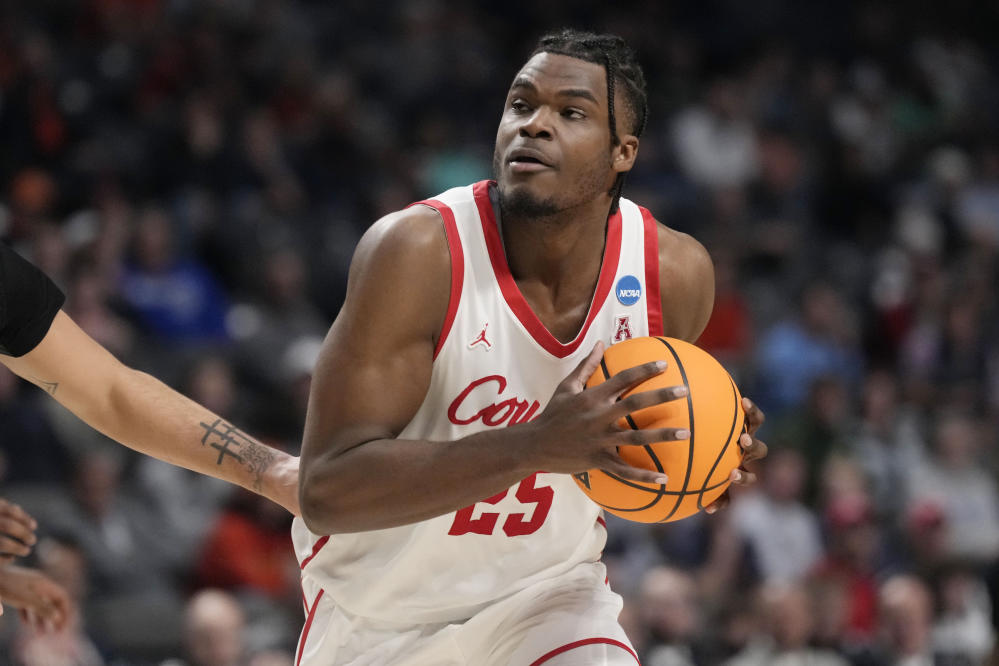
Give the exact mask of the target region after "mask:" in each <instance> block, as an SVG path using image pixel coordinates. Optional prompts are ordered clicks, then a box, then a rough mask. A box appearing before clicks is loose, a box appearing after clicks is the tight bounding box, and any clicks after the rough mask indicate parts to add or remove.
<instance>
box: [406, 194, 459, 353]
mask: <svg viewBox="0 0 999 666" xmlns="http://www.w3.org/2000/svg"><path fill="white" fill-rule="evenodd" d="M412 206H428V207H429V208H433V209H434V210H436V211H437V213H438V214H439V215H440V216H441V219H442V220H443V221H444V234H445V235H446V236H447V249H448V252H449V253H450V254H451V293H450V296H449V297H448V303H447V314H446V315H445V316H444V323H443V324H442V325H441V333H440V336H438V338H437V344H436V345H435V346H434V360H435V361H436V360H437V356H438V355H439V354H440V353H441V349H443V347H444V342H445V341H446V340H447V336H448V333H450V332H451V326H452V325H453V324H454V318H455V316H456V315H457V314H458V303H459V302H460V301H461V288H462V284H463V283H464V280H465V253H464V251H463V250H462V249H461V236H459V235H458V224H457V222H455V219H454V211H452V210H451V208H450V207H449V206H448V205H447V204H445V203H442V202H440V201H438V200H436V199H426V200H424V201H417V202H416V203H413V204H410V206H407V208H410V207H412Z"/></svg>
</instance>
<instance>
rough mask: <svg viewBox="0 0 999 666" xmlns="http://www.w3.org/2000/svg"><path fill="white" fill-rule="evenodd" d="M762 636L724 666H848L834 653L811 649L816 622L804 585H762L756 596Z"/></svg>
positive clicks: (782, 583) (788, 583) (822, 649)
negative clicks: (802, 665) (807, 665)
mask: <svg viewBox="0 0 999 666" xmlns="http://www.w3.org/2000/svg"><path fill="white" fill-rule="evenodd" d="M759 612H760V615H761V619H762V624H763V633H762V634H761V635H759V636H757V637H756V639H755V640H753V641H752V642H751V643H750V644H749V645H748V646H747V647H746V648H745V649H744V650H743V651H742V652H740V653H739V654H737V655H735V656H734V657H732V658H731V659H729V660H727V661H726V662H725V666H798V665H799V664H809V665H815V666H848V662H847V661H846V660H845V659H843V658H842V657H840V656H837V655H836V653H835V652H832V651H831V650H827V649H825V648H814V647H812V646H811V640H812V637H813V634H814V631H815V624H814V623H815V620H814V616H813V613H812V603H811V600H810V599H809V596H808V590H807V588H806V587H805V586H804V584H803V583H800V582H798V583H795V582H781V583H768V584H765V585H764V586H763V587H762V588H761V590H760V595H759Z"/></svg>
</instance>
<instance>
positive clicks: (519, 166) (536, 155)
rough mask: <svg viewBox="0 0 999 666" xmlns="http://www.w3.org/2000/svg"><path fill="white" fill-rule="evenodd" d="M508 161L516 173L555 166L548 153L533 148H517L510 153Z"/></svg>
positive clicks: (542, 169) (531, 171)
mask: <svg viewBox="0 0 999 666" xmlns="http://www.w3.org/2000/svg"><path fill="white" fill-rule="evenodd" d="M507 163H508V164H509V165H510V170H511V171H513V172H514V173H533V172H537V171H544V170H545V169H554V168H555V167H554V165H553V164H552V161H551V160H550V159H549V158H548V156H547V155H545V154H544V153H542V152H541V151H540V150H535V149H533V148H517V149H516V150H514V151H512V152H511V153H510V157H509V158H507Z"/></svg>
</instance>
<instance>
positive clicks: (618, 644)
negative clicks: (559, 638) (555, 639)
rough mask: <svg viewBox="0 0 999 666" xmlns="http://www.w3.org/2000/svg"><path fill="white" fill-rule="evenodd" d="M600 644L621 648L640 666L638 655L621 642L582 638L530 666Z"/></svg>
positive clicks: (546, 655) (609, 639) (536, 665)
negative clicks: (586, 646)
mask: <svg viewBox="0 0 999 666" xmlns="http://www.w3.org/2000/svg"><path fill="white" fill-rule="evenodd" d="M601 643H603V644H605V645H613V646H615V647H619V648H621V649H622V650H624V651H626V652H627V653H628V654H630V655H631V656H632V657H634V658H635V663H636V664H638V666H642V662H640V661H639V660H638V655H637V654H635V651H634V650H632V649H631V648H630V647H629V646H628V645H626V644H625V643H622V642H621V641H618V640H614V639H613V638H584V639H583V640H581V641H576V642H574V643H569V644H568V645H563V646H562V647H558V648H555V649H554V650H552V651H551V652H549V653H547V654H545V655H543V656H542V657H541V658H539V659H537V660H535V661H532V662H531V666H539V665H540V664H543V663H545V662H546V661H549V660H551V659H553V658H555V657H557V656H558V655H560V654H562V653H563V652H568V651H569V650H575V649H576V648H578V647H583V646H584V645H598V644H601Z"/></svg>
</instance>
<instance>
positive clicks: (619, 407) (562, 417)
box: [528, 343, 690, 484]
mask: <svg viewBox="0 0 999 666" xmlns="http://www.w3.org/2000/svg"><path fill="white" fill-rule="evenodd" d="M603 353H604V346H603V344H602V343H597V345H596V346H595V347H594V348H593V351H591V352H590V354H589V356H587V357H586V358H585V359H584V360H583V362H582V363H580V364H579V366H577V367H576V369H575V370H573V371H572V372H571V373H570V374H569V376H567V377H566V378H565V379H564V380H562V383H560V384H559V385H558V388H556V389H555V393H554V394H553V395H552V399H551V401H549V403H548V406H547V407H546V408H545V410H544V411H543V412H542V413H541V414H540V415H539V416H538V418H537V419H535V420H534V421H531V422H530V424H528V425H529V426H530V427H532V428H534V429H535V430H536V431H537V434H536V435H535V436H534V437H532V438H531V439H532V440H533V445H534V447H535V451H537V453H539V454H540V455H541V460H540V461H539V462H540V465H539V467H540V468H541V469H544V470H545V471H547V472H561V473H566V474H576V473H578V472H583V471H586V470H589V469H602V470H605V471H607V472H611V473H614V474H617V475H619V476H621V477H624V478H627V479H631V480H633V481H641V482H645V483H656V484H662V483H665V482H666V481H665V478H664V476H663V474H662V472H658V471H654V470H647V469H641V468H638V467H633V466H632V465H629V464H628V463H626V462H625V461H624V460H623V459H622V458H621V456H620V455H618V450H617V449H618V447H619V446H644V445H646V444H652V443H654V442H662V441H675V440H683V439H687V438H689V437H690V433H689V432H688V431H687V430H684V429H682V428H649V429H643V430H633V429H630V428H627V429H626V428H622V427H621V426H620V425H619V420H620V419H622V418H624V417H625V416H626V415H628V414H631V413H632V412H637V411H638V410H640V409H644V408H646V407H651V406H653V405H658V404H661V403H665V402H669V401H671V400H677V399H679V398H682V397H684V396H686V395H687V388H686V387H684V386H670V387H667V388H661V389H656V390H653V391H642V392H638V393H634V394H632V395H629V396H628V397H626V398H622V397H621V396H622V395H623V394H624V393H627V392H628V391H629V390H631V389H632V388H634V387H635V386H638V385H639V384H641V383H642V382H644V381H646V380H648V379H650V378H652V377H655V376H656V375H659V374H662V372H663V370H665V369H666V364H665V363H664V362H661V361H660V362H652V363H644V364H642V365H638V366H635V367H633V368H629V369H627V370H624V371H622V372H619V373H617V374H616V375H614V376H613V377H611V378H610V379H608V380H607V381H605V382H604V383H602V384H600V385H599V386H596V387H593V388H590V389H586V390H584V388H585V387H586V380H587V379H589V377H590V375H592V374H593V373H594V371H596V369H597V368H598V367H599V366H600V359H601V358H602V356H603Z"/></svg>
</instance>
